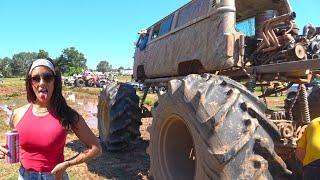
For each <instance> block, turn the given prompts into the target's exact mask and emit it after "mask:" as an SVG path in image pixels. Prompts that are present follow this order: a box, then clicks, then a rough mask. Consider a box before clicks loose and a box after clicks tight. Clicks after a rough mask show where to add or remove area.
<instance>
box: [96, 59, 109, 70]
mask: <svg viewBox="0 0 320 180" xmlns="http://www.w3.org/2000/svg"><path fill="white" fill-rule="evenodd" d="M111 70H112V65H111V64H109V62H108V61H106V60H104V61H100V62H99V64H98V65H97V71H99V72H103V73H105V72H108V71H111Z"/></svg>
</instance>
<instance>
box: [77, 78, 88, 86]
mask: <svg viewBox="0 0 320 180" xmlns="http://www.w3.org/2000/svg"><path fill="white" fill-rule="evenodd" d="M75 83H76V86H77V87H85V86H86V84H85V81H84V80H83V79H76V81H75Z"/></svg>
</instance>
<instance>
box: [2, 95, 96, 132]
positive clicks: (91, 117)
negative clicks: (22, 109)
mask: <svg viewBox="0 0 320 180" xmlns="http://www.w3.org/2000/svg"><path fill="white" fill-rule="evenodd" d="M64 97H65V99H66V101H67V103H68V104H69V105H70V106H71V107H72V108H73V109H75V110H76V111H77V112H79V113H80V114H81V115H82V117H83V118H84V119H85V121H86V122H87V124H88V126H89V127H90V128H95V129H97V128H98V119H97V112H98V108H97V105H98V98H97V97H95V98H94V97H93V96H86V95H82V94H78V93H74V92H64ZM14 106H15V105H9V106H8V105H7V104H0V111H4V112H5V114H6V119H5V122H6V124H7V125H9V120H10V117H11V114H12V109H14Z"/></svg>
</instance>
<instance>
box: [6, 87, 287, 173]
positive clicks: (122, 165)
mask: <svg viewBox="0 0 320 180" xmlns="http://www.w3.org/2000/svg"><path fill="white" fill-rule="evenodd" d="M64 96H65V98H66V100H67V102H68V104H69V105H70V106H71V107H72V108H74V109H75V110H77V111H78V112H79V113H80V114H81V115H82V116H83V117H84V119H85V120H86V122H87V123H88V125H89V127H90V128H91V129H92V131H93V132H94V133H95V135H96V136H97V137H98V136H99V135H98V130H97V118H96V113H97V103H98V98H97V96H95V95H88V94H86V93H73V92H65V93H64ZM16 100H19V101H16ZM267 101H268V105H269V106H278V107H279V108H280V107H281V106H282V105H283V103H282V100H280V99H275V98H270V99H267ZM25 103H26V100H25V94H21V95H20V96H17V97H14V99H13V100H12V101H7V102H6V104H3V102H1V101H0V113H1V114H2V117H4V116H5V117H6V121H8V118H9V115H10V112H11V111H10V110H11V109H12V108H15V107H19V106H21V105H23V104H25ZM151 122H152V118H144V119H142V123H143V124H142V125H141V126H140V132H141V138H142V140H141V141H138V142H137V144H136V145H135V148H134V149H132V151H130V152H121V153H110V152H104V153H103V155H102V156H101V157H99V158H98V159H96V160H92V161H90V162H88V163H84V164H80V165H77V166H73V167H71V168H69V169H68V173H69V174H70V177H72V179H152V178H151V177H150V175H149V168H150V162H149V155H148V154H147V153H146V148H147V147H148V145H149V139H150V135H149V133H148V131H147V127H148V126H149V125H150V124H151ZM83 150H84V145H82V144H81V142H80V141H79V140H78V139H77V137H76V136H75V135H74V134H69V135H68V139H67V144H66V148H65V152H66V153H65V157H66V159H68V158H70V157H73V156H74V155H76V154H77V153H78V152H81V151H83Z"/></svg>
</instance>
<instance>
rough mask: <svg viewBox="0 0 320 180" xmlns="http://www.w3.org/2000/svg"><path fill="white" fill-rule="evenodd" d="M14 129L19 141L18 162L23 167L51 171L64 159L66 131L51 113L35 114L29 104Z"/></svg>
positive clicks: (38, 170)
mask: <svg viewBox="0 0 320 180" xmlns="http://www.w3.org/2000/svg"><path fill="white" fill-rule="evenodd" d="M16 129H17V130H18V133H19V141H20V162H21V164H22V166H23V167H24V168H25V169H27V170H30V171H37V172H51V170H52V169H53V168H54V167H55V166H56V165H57V164H58V163H61V162H63V161H64V156H63V149H64V146H65V142H66V136H67V132H66V130H65V129H64V127H63V126H62V125H61V124H60V122H59V120H58V118H57V117H56V116H55V115H54V114H53V113H51V112H49V113H48V114H47V115H45V116H40V117H39V116H35V115H34V114H33V112H32V104H31V105H30V106H29V108H28V110H27V112H26V113H25V114H24V116H23V117H22V119H21V120H20V121H19V123H18V124H17V127H16Z"/></svg>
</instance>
